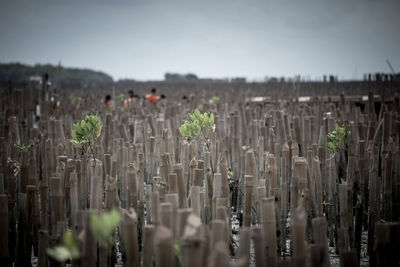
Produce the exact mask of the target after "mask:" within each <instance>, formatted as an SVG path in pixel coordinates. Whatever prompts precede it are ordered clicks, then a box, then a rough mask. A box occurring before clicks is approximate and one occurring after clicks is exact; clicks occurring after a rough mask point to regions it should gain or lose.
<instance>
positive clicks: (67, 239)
mask: <svg viewBox="0 0 400 267" xmlns="http://www.w3.org/2000/svg"><path fill="white" fill-rule="evenodd" d="M47 254H48V255H49V257H51V258H53V259H54V260H56V261H58V262H65V261H67V260H70V259H71V260H75V259H78V258H79V257H80V253H79V242H78V239H77V238H76V237H75V235H74V234H73V233H72V231H71V230H69V229H67V230H66V231H65V232H64V234H63V238H62V243H61V244H60V245H58V246H55V247H53V248H48V249H47Z"/></svg>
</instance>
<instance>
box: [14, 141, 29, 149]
mask: <svg viewBox="0 0 400 267" xmlns="http://www.w3.org/2000/svg"><path fill="white" fill-rule="evenodd" d="M14 147H15V148H16V149H17V150H18V152H26V151H27V150H28V149H27V148H26V146H24V145H23V144H21V142H20V141H17V142H16V143H15V144H14Z"/></svg>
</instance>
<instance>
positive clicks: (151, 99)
mask: <svg viewBox="0 0 400 267" xmlns="http://www.w3.org/2000/svg"><path fill="white" fill-rule="evenodd" d="M146 100H147V101H149V102H150V103H152V104H153V105H156V104H157V101H158V100H160V96H158V95H156V88H153V89H151V93H150V94H147V95H146Z"/></svg>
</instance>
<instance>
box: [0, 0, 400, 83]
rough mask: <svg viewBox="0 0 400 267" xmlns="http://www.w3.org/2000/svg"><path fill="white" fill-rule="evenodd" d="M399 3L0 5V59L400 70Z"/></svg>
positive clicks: (134, 71)
mask: <svg viewBox="0 0 400 267" xmlns="http://www.w3.org/2000/svg"><path fill="white" fill-rule="evenodd" d="M399 49H400V0H335V1H332V0H302V1H300V0H293V1H288V0H279V1H278V0H276V1H270V0H264V1H252V0H229V1H227V0H214V1H204V0H203V1H200V0H197V1H194V0H186V1H184V0H176V1H173V0H164V1H162V0H159V1H150V0H140V1H139V0H135V1H134V0H80V1H78V0H69V1H61V0H35V1H32V0H30V1H22V0H7V1H5V0H0V62H16V61H19V62H22V63H28V64H35V63H52V64H57V63H58V62H59V61H61V62H62V65H64V66H70V67H87V68H93V69H95V70H102V71H105V72H107V73H109V74H111V75H112V76H113V77H114V78H115V79H120V78H134V79H138V80H145V79H162V78H163V77H164V73H165V72H168V71H169V72H179V73H187V72H193V73H195V74H197V75H198V76H199V77H234V76H246V77H247V78H249V79H251V80H252V79H262V78H263V77H265V76H294V75H296V74H301V75H310V76H311V78H315V77H321V76H322V75H323V74H335V75H338V76H339V78H342V79H351V78H361V77H362V75H363V74H364V73H367V72H377V71H380V72H389V68H388V67H387V65H386V63H385V60H386V59H389V60H390V61H391V63H392V65H393V67H394V68H395V70H396V71H397V72H400V51H399Z"/></svg>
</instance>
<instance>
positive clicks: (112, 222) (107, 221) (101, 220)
mask: <svg viewBox="0 0 400 267" xmlns="http://www.w3.org/2000/svg"><path fill="white" fill-rule="evenodd" d="M120 221H121V217H120V215H119V212H118V211H116V210H115V209H113V210H111V211H110V212H103V213H102V214H100V215H96V214H91V216H90V230H91V231H92V233H93V235H94V237H95V238H96V240H97V241H98V242H99V243H100V244H102V245H103V246H105V247H108V246H110V245H111V244H112V242H113V238H114V233H115V228H116V227H117V226H118V225H119V223H120Z"/></svg>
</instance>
